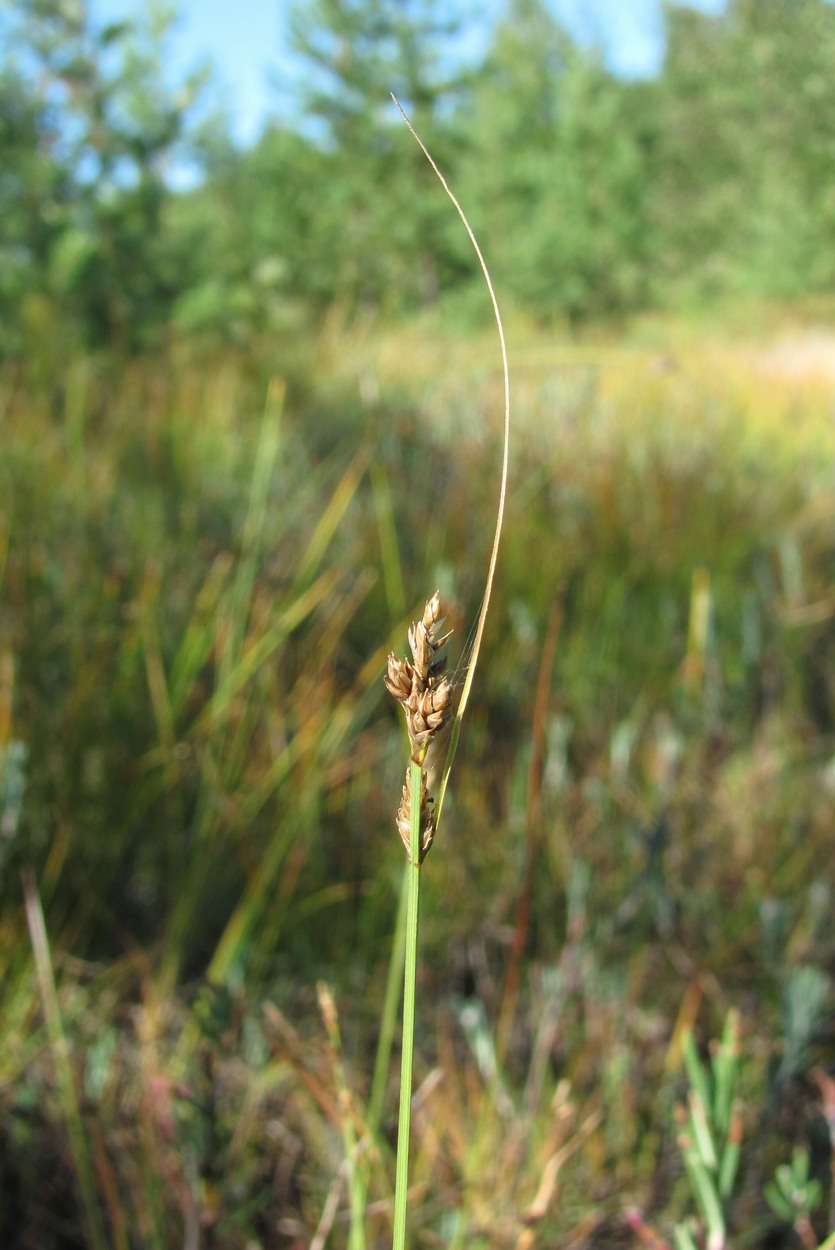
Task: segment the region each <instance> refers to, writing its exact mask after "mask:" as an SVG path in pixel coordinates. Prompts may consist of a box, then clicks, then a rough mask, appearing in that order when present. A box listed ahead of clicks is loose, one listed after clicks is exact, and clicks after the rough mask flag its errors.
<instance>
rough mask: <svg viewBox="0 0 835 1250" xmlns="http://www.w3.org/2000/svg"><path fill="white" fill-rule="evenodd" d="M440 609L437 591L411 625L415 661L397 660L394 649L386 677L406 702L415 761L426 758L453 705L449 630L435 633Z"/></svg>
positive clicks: (391, 690) (392, 691)
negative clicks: (438, 635)
mask: <svg viewBox="0 0 835 1250" xmlns="http://www.w3.org/2000/svg"><path fill="white" fill-rule="evenodd" d="M440 612H441V599H440V595H439V593H438V592H437V591H436V592H435V594H434V595H433V596H432V598H431V599H429V600H428V601H427V603H426V606H425V608H424V610H423V616H422V618H421V619H420V620H419V621H416V622H415V623H414V624H413V625H412V626H411V628H410V629H409V646H410V647H411V651H412V661H411V662H410V661H409V660H405V659H404V660H398V658H397V656H396V655H394V654H393V653H392V654H391V655H389V658H388V666H387V671H386V675H385V678H384V681H385V684H386V689H387V690H388V691H389V693H390V694H391V695H393V696H394V698H395V699H397V701H398V702H399V703H400V704H402V706H403V711H404V713H405V715H406V728H407V730H408V733H409V742H410V743H411V747H412V759H413V760H415V762H416V763H421V762H422V761H423V758H424V757H425V755H426V751H427V749H428V747H429V745H430V743H431V740H432V736H433V735H434V734H436V733H438V732H439V731H440V730H441V728H442V727H443V725H444V723H445V721H446V720H447V719H448V718H449V715H450V714H451V709H452V686H451V684H450V682H449V680H448V679H447V678H446V677H445V676H444V669H445V668H446V657H445V656H443V655H441V651H442V649H443V647H444V645H445V644H446V642H447V640H448V639H449V637H450V634H449V633H447V634H444V635H443V637H441V638H436V636H435V630H436V627H437V625H438V621H439V617H440ZM450 632H451V631H450Z"/></svg>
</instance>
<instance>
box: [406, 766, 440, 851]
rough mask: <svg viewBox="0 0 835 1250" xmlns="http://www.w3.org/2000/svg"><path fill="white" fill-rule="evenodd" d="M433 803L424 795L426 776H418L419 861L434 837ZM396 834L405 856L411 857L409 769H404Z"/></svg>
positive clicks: (410, 789)
mask: <svg viewBox="0 0 835 1250" xmlns="http://www.w3.org/2000/svg"><path fill="white" fill-rule="evenodd" d="M433 802H434V800H433V799H431V798H430V797H429V796H428V794H427V793H426V774H425V773H423V772H422V773H421V775H420V859H421V861H422V860H423V858H424V856H425V855H426V852H427V851H428V850H429V848H430V846H431V845H432V839H433V838H434V836H435V813H434V811H433V807H432V805H433ZM397 832H398V833H399V834H400V837H401V839H402V840H403V845H404V846H405V848H406V854H407V855H408V856H409V858H410V859H411V857H412V770H411V767H409V768H407V769H406V784H405V785H404V787H403V795H402V798H401V800H400V806H399V807H398V809H397Z"/></svg>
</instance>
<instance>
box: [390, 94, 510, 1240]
mask: <svg viewBox="0 0 835 1250" xmlns="http://www.w3.org/2000/svg"><path fill="white" fill-rule="evenodd" d="M392 99H393V100H394V103H395V104H396V105H397V107H398V109H400V113H401V114H402V116H403V119H404V121H405V122H406V125H407V126H408V127H409V130H410V131H411V133H412V135H413V136H414V138H415V139H416V141H417V142H418V144H419V145H420V147H421V149H422V151H423V154H424V155H425V157H426V159H427V160H428V161H429V163H430V165H431V166H432V168H433V170H434V171H435V174H436V175H437V177H438V179H439V180H440V182H441V185H442V187H443V189H444V191H445V192H446V194H447V196H448V197H449V199H450V200H451V202H452V204H453V205H454V207H455V209H456V210H457V212H458V215H459V217H460V218H461V221H462V222H463V224H464V228H465V230H466V231H467V235H468V236H469V239H470V242H471V243H472V245H473V248H474V249H475V253H476V256H477V257H478V262H479V265H480V266H481V271H482V273H483V275H484V279H485V282H486V284H487V290H488V292H489V295H490V300H491V302H492V306H493V313H494V316H495V320H496V327H497V330H498V335H499V345H500V348H501V356H502V372H503V379H504V430H503V451H502V468H501V480H500V488H499V500H498V506H497V511H496V528H495V532H494V535H493V545H492V548H491V551H490V559H489V563H488V568H487V577H486V582H485V588H484V596H483V599H482V603H481V611H480V612H479V616H478V621H477V623H476V630H475V636H474V641H473V646H472V650H471V652H470V655H469V659H468V661H467V664H466V670H465V675H464V681H463V685H462V687H461V693H460V698H458V699H457V704H456V698H455V693H456V692H455V690H454V687H453V683H452V682H451V681H450V679H449V677H448V675H447V672H446V655H445V645H446V642H447V640H448V638H449V636H450V635H449V634H444V633H443V632H442V629H443V616H442V610H441V599H440V592H438V591H436V592H435V594H434V595H432V597H431V598H430V599H428V600H427V602H426V606H425V608H424V610H423V614H422V616H421V619H420V620H419V621H416V622H415V623H414V624H413V625H412V627H411V629H410V630H409V646H410V649H411V653H412V658H411V660H409V659H402V660H401V659H398V658H397V657H396V656H395V655H394V654H393V653H392V654H390V655H389V658H388V666H387V672H386V675H385V684H386V688H387V689H388V691H389V693H390V694H391V695H393V697H394V698H395V699H396V700H397V701H398V702H399V703H400V705H401V707H402V708H403V711H404V713H405V718H406V729H407V733H408V739H409V762H408V766H407V768H406V779H405V782H404V785H403V791H402V795H401V800H400V805H399V807H398V810H397V822H396V823H397V829H398V832H399V834H400V837H401V838H402V840H403V845H404V847H405V850H406V857H407V867H406V873H407V887H406V897H407V904H406V944H405V975H404V992H403V1041H402V1052H401V1070H400V1106H399V1111H398V1130H397V1164H396V1173H395V1199H394V1229H393V1250H404V1247H405V1245H406V1207H407V1191H408V1180H409V1134H410V1125H411V1098H412V1066H413V1055H414V1025H415V987H416V980H417V946H418V916H419V906H420V877H421V867H422V865H423V862H424V859H425V858H426V855H427V852H428V851H429V848H430V847H431V845H432V843H433V841H434V838H435V835H436V834H437V831H438V827H439V824H440V819H441V811H442V808H443V800H444V794H445V791H446V786H447V781H448V779H449V774H450V769H451V768H452V762H453V759H454V756H455V750H456V746H457V744H458V735H459V731H460V728H461V722H462V720H463V716H464V711H465V709H466V706H467V702H468V699H469V694H470V690H471V688H472V682H473V677H474V675H475V668H476V664H477V661H478V655H479V650H480V647H481V640H482V637H483V634H484V626H485V622H486V619H487V611H488V608H489V606H490V595H491V591H492V588H493V578H494V575H495V570H496V561H497V558H498V551H499V540H500V538H501V532H502V524H503V520H504V508H505V497H506V493H507V470H508V450H509V435H510V382H509V372H508V365H507V348H506V344H505V337H504V329H503V327H502V319H501V314H500V312H499V305H498V301H497V299H496V295H495V291H494V290H493V283H492V281H491V278H490V273H489V271H488V268H487V265H486V263H485V260H484V257H483V255H482V253H481V248H480V247H479V245H478V241H477V240H476V237H475V235H474V233H473V231H472V228H471V226H470V223H469V222H468V220H467V217H466V215H465V213H464V211H463V209H462V208H461V205H460V204H459V203H458V200H457V199H456V197H455V195H454V194H453V192H452V191H451V189H450V187H449V185H448V184H447V182H446V179H445V178H444V176H443V174H442V173H441V171H440V170H439V168H438V166H437V165H436V164H435V161H434V160H433V158H432V156H431V155H430V153H429V152H428V150H427V148H426V146H425V145H424V143H423V141H422V140H421V138H420V137H419V135H418V134H417V133H416V131H415V129H414V127H413V126H412V124H411V122H410V121H409V119H408V118H407V117H406V114H405V113H404V112H403V109H402V108H401V106H400V104H399V102H398V100H397V99H396V97H394V96H392Z"/></svg>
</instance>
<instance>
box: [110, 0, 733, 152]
mask: <svg viewBox="0 0 835 1250" xmlns="http://www.w3.org/2000/svg"><path fill="white" fill-rule="evenodd" d="M144 2H145V0H91V9H92V11H93V13H94V14H95V16H96V17H98V18H101V19H102V20H111V19H114V18H118V17H124V16H127V15H131V14H134V13H136V12H137V11H138V10H139V8H140V6H142V7H144ZM689 2H690V4H691V5H692V6H693V7H694V8H700V9H704V10H706V11H710V12H718V11H720V10H721V9H723V8H724V7H725V0H689ZM550 4H551V8H552V9H553V11H554V13H555V15H556V16H557V17H558V18H559V19H560V20H561V21H562V22H563V23H564V24H565V25H566V26H567V27H568V28H569V29H570V30H571V31H572V33H573V34H574V35H575V36H576V37H577V38H578V39H581V40H593V41H595V42H597V43H599V44H600V45H602V47H603V48H604V49H605V52H606V57H607V60H608V62H609V64H610V65H611V66H612V67H613V68H614V69H616V70H617V71H619V72H622V73H624V74H630V75H631V74H648V73H652V71H653V70H654V69H655V68H656V67H657V65H658V63H659V59H660V57H661V52H662V48H663V26H662V20H661V0H550ZM287 6H288V0H233V3H229V0H178V2H177V3H176V7H177V11H178V13H179V14H180V18H179V21H178V24H177V26H176V29H175V33H174V37H173V39H172V49H171V50H172V56H173V58H174V60H175V68H176V69H177V70H179V69H181V68H189V67H192V66H193V65H194V64H195V62H197V61H200V60H202V59H206V58H208V59H209V60H211V61H212V62H213V64H214V65H215V68H216V71H217V77H218V79H219V80H220V83H221V84H222V86H223V98H224V101H225V103H226V104H227V106H228V109H229V112H230V114H231V116H232V118H233V129H234V132H235V134H236V135H237V136H238V138H240V139H242V140H243V141H248V140H250V139H253V138H254V137H255V136H256V135H257V133H258V130H259V128H260V124H261V122H262V120H263V118H264V116H265V115H266V114H267V113H268V112H269V110H270V105H271V102H272V101H273V100H274V98H275V91H274V88H272V87H271V86H270V77H271V75H272V76H275V75H276V74H278V75H281V73H282V72H283V71H287V70H288V69H289V67H290V65H291V61H290V58H289V55H288V48H287V39H286V23H285V15H286V11H287ZM500 8H501V5H500V0H489V3H485V4H484V5H483V10H484V13H485V39H486V37H487V34H488V31H489V26H490V14H495V13H496V12H497V11H498V10H499V9H500Z"/></svg>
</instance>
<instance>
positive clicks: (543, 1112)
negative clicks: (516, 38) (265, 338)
mask: <svg viewBox="0 0 835 1250" xmlns="http://www.w3.org/2000/svg"><path fill="white" fill-rule="evenodd" d="M824 321H825V316H823V315H820V316H813V315H812V313H811V312H807V313H806V314H804V315H801V314H800V313H797V312H796V313H793V314H791V315H790V314H789V313H784V314H779V315H778V314H776V313H775V314H773V315H772V314H769V316H768V317H766V316H765V315H764V314H762V313H759V314H753V313H750V314H749V313H748V312H747V311H744V312H737V313H736V314H735V315H734V316H730V315H728V317H727V318H725V320H724V322H723V324H722V325H721V326H719V327H717V326H715V325H709V324H706V323H687V322H684V321H679V322H675V323H673V322H666V323H656V322H652V321H647V322H645V323H640V324H636V325H634V326H633V327H632V328H631V329H630V330H629V331H628V332H622V333H619V334H614V333H611V334H609V333H607V334H603V333H600V334H595V335H592V334H589V335H588V336H587V337H583V338H580V339H576V338H575V339H568V338H565V337H562V336H560V335H553V336H546V335H545V334H544V333H543V332H542V331H532V330H531V329H530V327H527V326H525V325H524V324H521V323H519V324H515V325H511V327H510V331H509V340H510V342H509V348H510V365H511V388H512V399H513V409H514V416H513V420H514V427H513V435H512V446H511V475H510V488H509V499H508V513H507V518H506V522H505V532H504V538H503V541H502V548H501V553H500V562H499V569H498V574H497V580H496V586H495V592H494V600H493V607H492V609H491V615H490V617H489V618H488V626H487V632H486V635H485V639H484V644H483V649H482V658H481V661H480V666H479V673H478V676H477V678H476V683H475V686H474V690H473V696H472V700H471V703H470V712H469V716H468V721H466V722H465V725H464V732H463V734H462V740H461V743H460V745H459V749H458V756H457V760H456V767H455V770H454V772H453V775H452V781H451V786H450V792H449V794H448V796H447V800H446V803H447V808H446V811H445V819H444V826H443V829H442V830H441V833H440V835H439V837H438V839H437V841H436V845H435V846H434V847H433V850H432V854H431V856H430V857H429V859H428V862H427V866H426V868H425V871H424V879H423V901H422V921H421V926H422V927H421V938H420V942H421V948H420V962H419V968H418V974H419V985H418V1013H417V1040H416V1055H415V1088H416V1093H415V1101H414V1113H413V1122H412V1167H411V1181H412V1191H411V1194H410V1224H411V1230H412V1233H411V1235H412V1244H413V1245H414V1246H415V1247H426V1248H431V1247H441V1246H444V1247H453V1248H455V1247H461V1248H463V1250H481V1248H484V1250H488V1248H496V1250H505V1248H507V1250H527V1248H533V1247H542V1248H543V1250H544V1248H546V1247H547V1248H551V1247H560V1248H564V1250H585V1248H588V1250H591V1248H593V1247H599V1248H600V1250H604V1248H605V1247H629V1246H640V1245H646V1246H649V1247H650V1250H653V1248H654V1250H664V1248H665V1247H668V1246H669V1247H671V1246H673V1245H674V1244H675V1245H681V1244H683V1243H681V1242H680V1241H678V1240H677V1239H676V1229H677V1228H680V1227H681V1225H682V1223H683V1222H684V1221H686V1220H687V1218H688V1216H691V1215H693V1216H694V1217H695V1218H696V1220H697V1221H698V1220H699V1218H700V1214H699V1213H700V1207H699V1201H698V1196H697V1194H696V1193H695V1189H694V1187H695V1182H694V1180H693V1174H692V1172H691V1171H689V1170H688V1167H687V1166H686V1162H685V1161H684V1160H683V1153H682V1151H681V1149H680V1141H681V1139H682V1134H683V1132H685V1130H683V1129H682V1122H681V1120H682V1112H681V1110H680V1108H681V1107H683V1106H684V1105H685V1104H686V1102H687V1097H688V1088H689V1083H688V1077H687V1071H686V1067H685V1064H684V1060H683V1053H684V1044H683V1043H684V1038H685V1037H686V1035H687V1034H688V1031H689V1030H691V1029H692V1031H693V1036H694V1038H695V1040H696V1042H697V1046H698V1048H699V1050H700V1052H701V1054H702V1055H703V1056H706V1055H707V1053H708V1049H707V1048H708V1043H709V1042H710V1039H712V1038H717V1037H719V1036H720V1035H721V1033H722V1029H723V1026H724V1023H725V1021H726V1018H727V1017H728V1013H729V1012H731V1011H732V1012H736V1013H738V1020H739V1057H738V1086H737V1092H738V1099H739V1102H738V1107H739V1111H740V1119H739V1123H740V1126H741V1146H740V1157H739V1167H738V1170H737V1172H736V1176H735V1180H734V1184H733V1187H732V1190H731V1192H730V1193H728V1194H727V1195H723V1202H724V1220H725V1227H726V1230H727V1238H728V1240H727V1244H728V1245H734V1246H739V1247H747V1246H753V1247H774V1248H781V1247H784V1246H785V1247H790V1246H794V1245H811V1246H815V1245H817V1244H818V1242H819V1241H822V1240H823V1239H824V1238H825V1236H826V1235H827V1233H829V1232H830V1231H832V1230H833V1229H835V1218H833V1211H834V1210H835V1190H833V1184H832V1158H833V1154H832V1138H833V1136H835V1083H833V1079H832V1077H831V1075H830V1076H827V1070H828V1072H829V1073H832V1071H833V1070H835V1024H833V1021H835V993H834V992H833V979H834V978H835V929H833V923H832V915H833V891H834V890H835V854H834V853H833V829H835V666H833V645H834V644H835V528H833V519H834V510H835V504H833V500H835V490H834V489H833V487H835V335H831V334H828V333H827V332H826V331H825V330H824V329H821V325H822V324H823V322H824ZM500 408H501V375H500V362H499V359H498V352H497V349H496V347H495V343H494V339H493V337H492V336H490V335H487V334H485V335H484V336H481V335H480V334H479V333H476V332H472V333H471V334H469V335H464V336H463V337H461V338H459V337H458V336H457V335H456V334H455V333H453V332H452V331H451V329H450V327H449V326H445V325H443V324H441V323H438V322H433V321H430V320H427V321H425V322H417V323H415V324H414V325H411V326H408V327H404V328H400V329H397V330H392V331H389V332H387V333H382V332H381V331H379V330H376V331H374V332H363V331H362V330H359V329H356V330H353V331H350V332H349V331H345V330H338V329H335V328H330V329H326V330H325V331H323V333H322V334H321V336H319V337H318V338H317V339H316V340H315V341H313V340H311V341H308V342H307V343H306V344H304V345H303V346H299V344H298V342H296V341H293V342H288V344H286V345H282V344H280V343H279V344H277V345H271V346H270V348H269V349H266V348H265V349H263V350H262V351H261V352H260V354H258V355H257V356H253V355H252V354H250V355H248V356H246V357H244V356H241V357H239V358H238V357H235V356H234V355H232V354H226V355H225V356H223V357H222V358H221V357H220V356H218V355H211V356H207V357H205V358H202V357H200V356H199V355H198V354H196V353H195V352H194V351H191V350H186V349H185V348H183V349H178V348H176V347H172V348H171V349H170V351H169V352H168V353H167V354H166V355H164V356H160V357H159V358H157V359H153V360H147V359H146V360H143V361H142V362H141V363H135V364H127V365H125V364H122V365H120V366H118V367H117V366H116V365H114V364H113V363H112V362H109V361H108V360H107V359H98V358H94V357H90V358H77V359H73V360H70V361H69V362H67V363H65V364H64V365H63V366H62V367H61V369H60V370H57V369H56V368H54V367H53V366H52V365H50V364H49V363H48V360H47V359H46V349H45V359H44V361H38V360H33V361H32V362H30V365H29V366H28V367H27V368H25V369H21V368H17V369H12V368H9V369H8V370H7V371H6V372H5V373H3V374H2V375H0V445H1V446H2V449H3V450H2V455H0V595H1V596H2V598H1V599H0V866H2V874H1V875H0V901H1V903H2V906H0V971H2V978H0V1021H2V1027H0V1243H1V1244H2V1245H3V1246H6V1247H9V1250H36V1248H37V1250H71V1248H76V1247H78V1248H80V1247H85V1248H86V1247H91V1248H92V1250H104V1248H105V1247H106V1248H107V1250H170V1248H172V1247H180V1246H182V1247H184V1248H185V1250H197V1248H198V1247H206V1248H210V1250H259V1248H261V1250H279V1248H280V1250H298V1248H300V1247H307V1246H309V1247H311V1248H312V1250H322V1248H323V1247H325V1246H327V1247H332V1248H333V1250H339V1248H340V1247H344V1246H348V1244H349V1198H348V1191H349V1188H350V1185H351V1184H354V1185H355V1186H356V1185H358V1186H359V1192H360V1193H361V1194H362V1198H363V1204H364V1212H365V1214H364V1220H363V1225H364V1231H363V1235H362V1239H361V1241H360V1242H359V1243H358V1242H357V1240H356V1236H357V1234H356V1229H354V1231H353V1232H352V1233H351V1237H352V1238H353V1240H352V1241H351V1250H356V1246H357V1244H363V1245H365V1246H367V1247H368V1250H377V1248H380V1250H382V1248H383V1247H386V1246H387V1245H388V1244H390V1236H391V1231H390V1230H391V1220H392V1193H393V1176H394V1146H395V1116H396V1108H397V1077H398V1069H397V1055H398V1038H397V1026H396V1025H395V1024H394V1023H393V1021H394V1019H395V1015H394V1010H393V1008H394V1007H396V1001H394V1002H393V999H396V994H395V993H394V991H393V989H392V987H393V986H394V987H396V988H399V984H400V975H401V973H400V969H399V966H398V964H397V950H398V946H397V933H398V923H399V921H398V917H399V915H401V914H402V912H401V909H400V898H401V883H402V880H403V871H404V854H403V848H402V846H401V842H400V838H399V837H398V835H397V832H396V829H395V825H394V817H395V811H396V808H397V802H398V796H399V793H400V787H401V785H402V767H403V759H404V738H403V732H402V726H401V724H400V721H399V719H398V716H397V709H396V708H394V707H393V706H391V700H390V699H388V698H387V696H386V693H385V690H384V687H383V681H382V675H383V672H384V670H385V665H386V655H387V653H388V651H389V650H391V649H392V648H393V649H395V650H396V651H397V652H398V654H399V653H401V652H402V651H403V649H404V646H405V638H406V629H407V626H408V624H409V622H410V621H412V620H414V619H415V618H416V616H417V615H419V613H420V611H421V610H422V605H423V603H424V601H425V599H426V598H427V597H428V596H429V595H431V593H432V592H433V591H434V590H435V589H436V587H440V589H441V592H442V596H443V599H444V602H445V604H446V605H447V608H448V611H449V615H450V618H451V624H452V625H454V627H455V631H456V632H455V635H454V638H453V644H452V646H453V659H454V658H455V656H456V654H457V653H458V652H459V651H460V650H461V649H462V648H463V646H464V644H465V641H466V638H467V633H468V629H469V627H470V625H471V624H472V622H473V621H474V619H475V616H476V614H477V611H478V607H479V602H478V597H479V595H480V593H481V588H482V586H483V581H484V572H485V567H486V561H487V555H488V552H489V545H490V540H491V537H492V528H493V521H494V515H495V503H496V493H497V487H498V470H499V458H500ZM450 605H451V606H450ZM393 939H394V942H393ZM392 950H394V955H392ZM690 1084H692V1081H691V1082H690ZM827 1117H828V1118H827ZM797 1147H800V1148H802V1150H804V1151H805V1152H807V1154H808V1163H809V1169H810V1175H811V1176H812V1177H813V1178H814V1179H815V1180H816V1181H817V1182H818V1183H819V1189H820V1193H819V1195H818V1201H817V1203H816V1204H814V1203H812V1202H811V1200H810V1202H809V1207H810V1212H809V1218H808V1219H807V1221H806V1223H803V1222H802V1221H801V1219H800V1216H799V1214H798V1218H797V1219H794V1218H789V1217H787V1216H783V1217H782V1218H781V1216H780V1214H779V1212H777V1211H776V1210H775V1209H774V1208H773V1205H769V1203H768V1201H766V1199H765V1198H764V1196H763V1195H764V1190H765V1188H766V1187H767V1185H768V1183H769V1181H770V1180H771V1179H772V1178H773V1176H774V1174H775V1169H777V1168H779V1167H781V1166H783V1165H785V1164H787V1163H788V1162H789V1160H790V1159H791V1156H792V1151H793V1150H794V1149H795V1148H797ZM356 1192H357V1190H356V1188H355V1189H354V1193H356ZM801 1205H802V1204H801V1203H800V1200H798V1205H797V1210H798V1212H800V1206H801ZM812 1207H814V1210H811V1208H812ZM692 1236H693V1238H694V1242H695V1244H697V1245H705V1246H708V1245H709V1246H710V1250H721V1246H719V1245H717V1242H716V1240H715V1239H714V1241H713V1242H712V1243H711V1242H710V1240H709V1238H707V1237H705V1235H704V1234H703V1232H702V1230H701V1226H700V1225H699V1224H698V1223H697V1224H696V1225H694V1226H693V1231H692Z"/></svg>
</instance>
